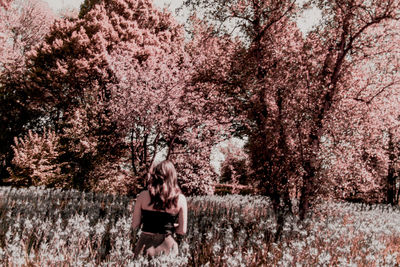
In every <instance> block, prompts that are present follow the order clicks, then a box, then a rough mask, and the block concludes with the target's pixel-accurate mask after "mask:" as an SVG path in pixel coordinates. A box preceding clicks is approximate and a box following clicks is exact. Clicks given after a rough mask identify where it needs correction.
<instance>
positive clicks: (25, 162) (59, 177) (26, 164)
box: [9, 130, 68, 187]
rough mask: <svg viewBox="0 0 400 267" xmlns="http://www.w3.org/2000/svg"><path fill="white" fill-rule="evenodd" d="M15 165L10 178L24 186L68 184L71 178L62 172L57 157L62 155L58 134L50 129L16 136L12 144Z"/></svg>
mask: <svg viewBox="0 0 400 267" xmlns="http://www.w3.org/2000/svg"><path fill="white" fill-rule="evenodd" d="M13 150H14V158H13V160H12V163H13V167H12V168H9V170H10V174H11V175H10V181H11V182H12V184H14V185H23V186H31V185H34V186H39V185H45V186H53V187H54V186H56V187H65V186H67V185H68V177H65V176H64V175H63V174H62V171H61V169H62V167H63V166H62V164H59V163H58V157H59V156H60V154H62V151H61V149H60V143H59V137H58V136H57V135H56V134H55V133H54V132H53V131H51V130H48V131H46V132H44V133H43V134H42V135H40V134H38V133H33V132H32V131H30V130H29V131H28V135H27V136H25V137H24V138H15V145H14V146H13Z"/></svg>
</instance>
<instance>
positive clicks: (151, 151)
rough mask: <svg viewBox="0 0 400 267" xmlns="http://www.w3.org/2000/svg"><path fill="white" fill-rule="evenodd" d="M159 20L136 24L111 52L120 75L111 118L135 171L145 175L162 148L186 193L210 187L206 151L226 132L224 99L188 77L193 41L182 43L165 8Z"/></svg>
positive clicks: (211, 178)
mask: <svg viewBox="0 0 400 267" xmlns="http://www.w3.org/2000/svg"><path fill="white" fill-rule="evenodd" d="M160 20H161V21H163V22H164V23H165V24H166V25H168V30H165V31H163V32H158V31H157V30H154V29H151V28H145V29H138V30H137V31H136V32H137V37H136V38H135V40H129V42H124V43H122V42H121V44H120V46H119V47H120V48H118V49H116V50H115V52H114V53H113V54H112V55H111V59H110V60H111V61H112V64H113V68H114V70H115V71H116V75H117V77H118V80H119V83H118V84H117V85H116V86H114V88H113V89H112V94H113V108H114V116H115V120H116V121H118V128H119V129H121V131H123V135H125V136H127V137H128V138H127V140H128V142H127V143H128V144H127V146H128V147H129V149H130V162H131V164H130V165H131V167H132V170H133V172H134V175H135V176H144V174H145V173H146V172H147V171H148V169H149V167H150V166H151V165H152V164H154V161H155V159H156V156H157V154H165V157H166V158H168V159H172V160H173V161H174V162H175V164H176V165H177V169H178V172H179V174H180V175H179V176H180V181H181V187H182V189H183V190H184V191H185V192H186V193H212V192H213V184H214V178H215V174H214V173H213V171H212V169H211V166H210V154H211V148H212V146H213V145H214V144H216V143H217V142H218V141H219V140H220V139H221V138H222V135H223V134H225V135H226V134H229V133H228V131H226V128H227V127H229V123H228V122H224V121H223V119H224V118H225V117H224V116H226V112H224V106H226V105H223V104H222V103H223V101H221V99H220V98H218V96H217V95H215V93H216V91H215V90H214V89H213V88H208V87H207V86H199V84H196V83H192V81H193V80H192V75H193V68H194V67H195V64H198V60H199V58H198V57H197V56H195V55H194V53H196V52H198V51H197V49H198V47H196V46H195V45H194V44H193V42H192V43H188V44H187V45H186V47H185V43H184V35H183V29H182V27H181V26H180V25H178V24H176V22H174V21H173V20H172V18H171V17H170V14H163V15H162V16H160ZM139 23H140V21H139ZM206 94H208V96H206ZM206 98H207V99H206ZM217 109H219V111H218V112H215V111H216V110H217ZM141 185H142V186H144V181H142V182H141Z"/></svg>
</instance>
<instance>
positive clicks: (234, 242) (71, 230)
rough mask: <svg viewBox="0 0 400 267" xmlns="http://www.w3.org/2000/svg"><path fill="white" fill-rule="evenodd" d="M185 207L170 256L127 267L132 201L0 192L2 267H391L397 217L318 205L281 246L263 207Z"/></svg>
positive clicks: (247, 202) (399, 226)
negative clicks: (184, 222)
mask: <svg viewBox="0 0 400 267" xmlns="http://www.w3.org/2000/svg"><path fill="white" fill-rule="evenodd" d="M188 200H189V222H188V225H189V228H188V234H187V236H186V237H185V238H184V240H183V241H182V243H181V244H180V252H179V255H178V256H177V257H173V258H172V257H166V256H162V257H158V258H154V259H147V258H144V257H140V258H138V259H136V260H134V259H133V254H132V247H133V246H134V244H135V240H136V238H137V235H138V233H137V232H136V231H133V230H132V229H131V226H130V223H131V210H132V205H133V204H134V201H133V199H130V198H128V197H125V196H112V195H105V194H94V193H82V192H78V191H73V190H69V191H61V190H54V189H43V188H28V189H14V188H10V187H2V188H0V265H4V266H160V265H163V266H379V267H380V266H398V265H400V210H399V209H398V208H392V207H390V206H384V205H374V206H368V205H363V204H350V203H338V202H324V203H321V204H319V205H318V206H317V207H316V208H315V209H314V211H313V212H312V213H310V214H309V217H308V218H307V219H306V220H305V221H304V222H301V223H299V222H297V220H296V218H295V217H293V218H288V219H287V222H286V224H285V226H284V229H283V235H282V238H281V240H280V241H278V242H276V243H275V242H273V236H274V233H275V231H276V224H275V219H274V216H273V213H272V211H271V209H270V205H269V201H268V199H266V198H264V197H260V196H239V195H227V196H201V197H200V196H199V197H191V198H189V199H188Z"/></svg>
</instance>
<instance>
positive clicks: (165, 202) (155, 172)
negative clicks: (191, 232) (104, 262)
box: [132, 160, 187, 257]
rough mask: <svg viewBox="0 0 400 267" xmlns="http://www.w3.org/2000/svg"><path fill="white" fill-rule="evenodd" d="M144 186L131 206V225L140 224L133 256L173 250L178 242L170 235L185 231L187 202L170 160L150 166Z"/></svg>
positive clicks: (176, 247) (176, 249)
mask: <svg viewBox="0 0 400 267" xmlns="http://www.w3.org/2000/svg"><path fill="white" fill-rule="evenodd" d="M147 189H148V190H145V191H142V192H141V193H140V194H139V196H138V197H137V200H136V203H135V208H134V210H133V221H132V224H133V228H134V229H137V228H139V227H140V226H142V233H141V235H140V237H139V240H138V241H137V244H136V246H135V250H134V253H135V257H137V256H138V255H139V254H145V255H148V256H157V255H160V254H162V253H164V254H169V253H173V254H176V253H177V252H178V244H177V243H176V241H175V239H174V237H173V235H174V234H178V235H184V234H186V230H187V203H186V198H185V196H184V195H183V194H182V193H181V190H180V188H179V186H178V183H177V175H176V170H175V167H174V165H173V164H172V162H171V161H169V160H165V161H163V162H161V163H159V164H158V165H157V166H156V167H155V168H151V169H150V172H149V174H148V186H147Z"/></svg>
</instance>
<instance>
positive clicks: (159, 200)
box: [147, 160, 181, 210]
mask: <svg viewBox="0 0 400 267" xmlns="http://www.w3.org/2000/svg"><path fill="white" fill-rule="evenodd" d="M147 189H148V190H149V193H150V198H151V200H150V205H152V204H153V208H154V209H157V210H165V209H169V208H171V207H172V206H175V207H176V206H177V203H178V197H179V194H180V193H181V189H180V188H179V186H178V181H177V174H176V170H175V167H174V164H173V163H172V162H171V161H169V160H164V161H162V162H160V163H159V164H157V166H155V167H154V166H152V167H151V168H150V171H149V173H148V185H147Z"/></svg>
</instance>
